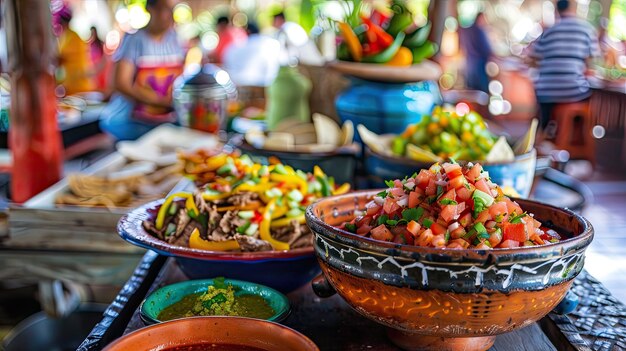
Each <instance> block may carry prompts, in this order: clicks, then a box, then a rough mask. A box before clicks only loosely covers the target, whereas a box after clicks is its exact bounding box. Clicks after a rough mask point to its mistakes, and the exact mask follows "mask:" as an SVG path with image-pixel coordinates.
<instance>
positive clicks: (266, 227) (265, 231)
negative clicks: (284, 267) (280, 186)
mask: <svg viewBox="0 0 626 351" xmlns="http://www.w3.org/2000/svg"><path fill="white" fill-rule="evenodd" d="M275 207H276V201H275V200H272V201H270V202H269V203H268V204H267V206H266V207H265V211H264V212H263V220H262V221H261V225H260V226H259V234H260V236H261V239H263V240H265V241H267V242H269V243H270V244H271V245H272V247H273V248H274V250H278V251H283V250H289V244H288V243H285V242H282V241H278V240H276V239H274V238H272V234H271V233H270V223H271V221H272V212H274V208H275Z"/></svg>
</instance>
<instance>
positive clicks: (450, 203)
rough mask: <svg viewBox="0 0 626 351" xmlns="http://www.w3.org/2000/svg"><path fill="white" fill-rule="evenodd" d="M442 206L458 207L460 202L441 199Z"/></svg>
mask: <svg viewBox="0 0 626 351" xmlns="http://www.w3.org/2000/svg"><path fill="white" fill-rule="evenodd" d="M441 204H442V205H458V202H456V201H454V200H452V199H441Z"/></svg>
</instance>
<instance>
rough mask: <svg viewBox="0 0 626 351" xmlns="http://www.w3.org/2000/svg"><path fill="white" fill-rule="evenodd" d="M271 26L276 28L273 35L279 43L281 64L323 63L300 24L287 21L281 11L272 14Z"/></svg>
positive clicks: (320, 55)
mask: <svg viewBox="0 0 626 351" xmlns="http://www.w3.org/2000/svg"><path fill="white" fill-rule="evenodd" d="M272 26H273V27H274V28H275V29H276V34H275V35H274V37H275V38H276V39H277V40H278V42H279V43H280V47H281V51H280V54H281V55H280V62H281V64H282V65H287V64H292V63H294V62H300V63H302V64H305V65H313V66H322V65H324V62H325V60H324V57H323V56H322V54H321V53H320V52H319V50H318V49H317V46H315V43H314V42H313V41H312V40H310V38H309V36H308V34H307V33H306V31H305V30H304V28H302V26H300V25H299V24H297V23H295V22H291V21H287V20H286V18H285V14H284V13H283V12H279V13H277V14H275V15H274V19H273V22H272Z"/></svg>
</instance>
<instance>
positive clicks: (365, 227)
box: [356, 225, 374, 235]
mask: <svg viewBox="0 0 626 351" xmlns="http://www.w3.org/2000/svg"><path fill="white" fill-rule="evenodd" d="M373 228H374V227H372V226H371V225H363V226H360V227H357V228H356V233H357V234H359V235H365V234H367V233H369V232H370V230H372V229H373Z"/></svg>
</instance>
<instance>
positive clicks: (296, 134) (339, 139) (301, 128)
mask: <svg viewBox="0 0 626 351" xmlns="http://www.w3.org/2000/svg"><path fill="white" fill-rule="evenodd" d="M245 139H246V142H247V143H248V144H250V145H252V146H254V147H256V148H258V149H266V150H275V151H295V152H329V151H333V150H335V149H337V148H338V147H342V146H347V145H350V144H352V141H353V139H354V125H353V124H352V122H350V121H346V122H345V123H344V124H343V126H341V127H340V126H339V125H338V124H337V122H335V121H334V120H333V119H332V118H330V117H327V116H324V115H322V114H320V113H314V114H313V123H310V122H302V121H299V120H296V119H285V120H283V121H281V122H280V123H279V124H278V125H277V126H276V128H274V130H273V131H271V132H268V133H264V132H261V131H258V130H252V131H249V132H247V133H246V135H245Z"/></svg>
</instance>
